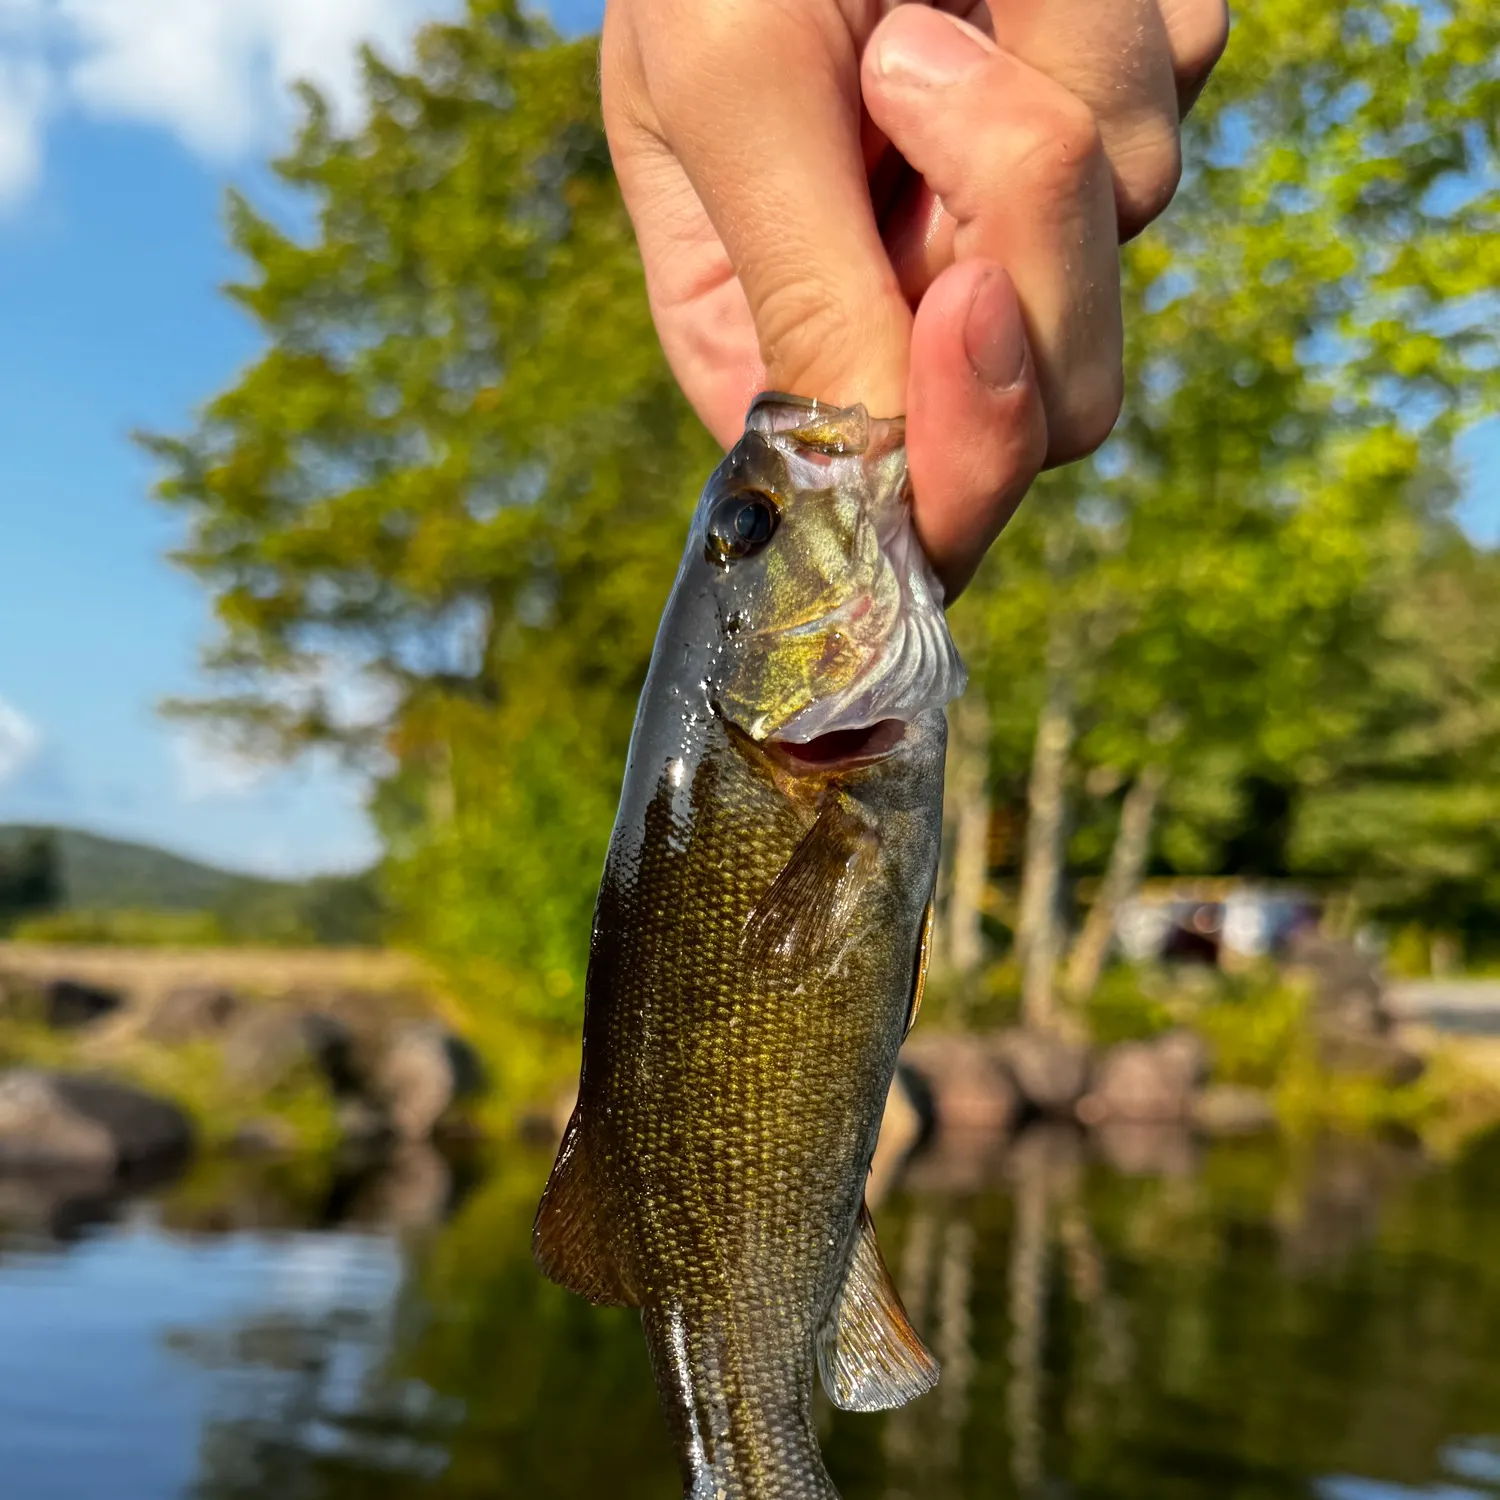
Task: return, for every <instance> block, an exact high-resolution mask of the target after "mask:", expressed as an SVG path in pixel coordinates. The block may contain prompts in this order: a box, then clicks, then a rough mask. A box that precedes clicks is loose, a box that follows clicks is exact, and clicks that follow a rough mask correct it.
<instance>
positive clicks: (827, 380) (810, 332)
mask: <svg viewBox="0 0 1500 1500" xmlns="http://www.w3.org/2000/svg"><path fill="white" fill-rule="evenodd" d="M753 304H754V312H755V327H756V333H757V335H758V337H759V340H760V349H761V358H762V359H763V360H764V362H765V366H766V372H767V376H768V378H770V379H771V381H772V383H773V384H775V385H777V386H778V388H780V389H782V390H788V391H795V392H797V393H799V394H807V393H813V394H816V393H820V392H822V391H826V390H829V389H832V388H836V387H841V386H842V385H843V384H844V383H845V381H846V380H847V378H848V372H849V371H850V370H851V369H853V368H854V367H855V366H856V365H857V363H858V358H859V346H860V339H859V337H858V330H857V329H856V328H855V326H854V325H853V323H852V322H851V320H850V318H849V316H848V314H847V311H846V306H847V304H846V302H845V300H844V298H842V297H841V296H839V295H837V294H836V292H835V291H834V290H833V289H831V288H827V287H825V286H824V285H823V284H822V282H821V281H819V280H817V279H815V278H813V277H810V276H809V275H808V274H807V267H806V265H805V264H800V265H784V266H782V267H781V268H780V269H779V272H778V273H777V274H775V275H774V276H772V277H770V278H768V279H763V281H762V284H761V285H760V286H759V287H757V289H756V295H755V297H754V298H753Z"/></svg>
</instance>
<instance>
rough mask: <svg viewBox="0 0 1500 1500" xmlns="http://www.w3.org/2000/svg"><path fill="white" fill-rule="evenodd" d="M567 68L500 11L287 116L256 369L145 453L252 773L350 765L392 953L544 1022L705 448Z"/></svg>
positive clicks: (242, 297)
mask: <svg viewBox="0 0 1500 1500" xmlns="http://www.w3.org/2000/svg"><path fill="white" fill-rule="evenodd" d="M595 68H596V62H595V48H594V46H593V44H592V43H590V42H588V41H580V42H563V41H560V40H559V39H558V38H557V37H556V36H555V35H554V34H553V33H552V31H551V30H550V29H549V28H548V27H547V25H546V24H545V23H544V22H542V21H540V20H536V19H533V18H531V17H529V16H526V15H524V14H523V13H522V11H521V10H520V8H519V6H518V5H517V4H515V3H514V0H472V3H471V4H470V6H469V10H468V14H467V16H466V17H465V19H464V20H463V21H462V22H460V23H459V24H455V25H439V26H431V27H428V28H427V29H426V30H425V31H423V32H422V33H421V35H420V37H419V39H418V43H417V49H416V61H415V63H414V65H413V67H412V68H411V70H410V71H399V70H397V69H394V68H392V67H390V66H388V65H387V64H385V63H383V62H381V61H379V60H378V59H377V58H375V57H374V56H371V55H367V56H366V58H365V60H364V78H365V101H366V118H365V121H364V123H363V124H361V125H359V126H358V127H357V128H355V129H352V130H348V131H345V130H341V129H340V128H339V127H338V126H337V125H336V124H335V122H334V120H333V118H332V116H331V115H330V113H329V111H328V109H327V108H326V106H325V105H324V103H323V101H322V100H321V99H320V98H319V97H318V96H317V95H316V94H315V93H313V92H312V91H310V90H304V94H303V99H304V107H305V117H304V121H303V124H302V128H301V130H300V133H299V135H298V137H297V140H296V143H295V145H294V147H293V149H292V150H291V152H290V153H289V154H288V155H287V156H286V157H285V158H284V159H282V160H280V161H279V162H277V164H276V171H277V174H278V176H279V177H280V179H281V181H282V182H283V183H284V184H286V185H287V186H288V187H289V188H290V189H292V190H293V192H294V193H295V194H296V195H298V196H299V197H300V198H301V199H302V200H303V201H304V203H305V204H306V205H307V207H308V208H309V209H311V210H312V211H313V227H312V228H311V230H310V231H309V232H308V233H307V234H305V235H303V236H301V237H297V236H294V235H292V234H289V233H288V232H286V231H285V230H284V229H282V228H280V227H278V225H277V224H275V223H274V222H272V220H270V219H269V218H267V217H266V216H265V215H263V214H261V213H258V212H257V211H256V210H255V209H254V208H253V207H252V206H251V205H250V204H249V203H247V202H246V201H245V200H244V199H243V198H240V197H232V198H231V200H230V204H229V216H230V234H231V238H232V241H233V244H234V246H235V248H236V250H237V251H238V252H239V254H240V256H241V258H242V260H243V262H244V264H245V272H244V274H243V275H242V277H241V279H240V280H239V281H238V282H237V283H236V284H235V285H233V286H232V287H230V288H229V295H230V296H231V297H232V298H233V299H234V300H235V301H236V302H237V303H238V304H239V305H240V306H241V307H242V308H243V309H244V310H245V311H246V312H247V313H248V314H249V315H250V316H251V317H252V318H253V319H254V320H255V322H256V324H257V326H258V328H259V329H260V330H261V332H262V334H263V336H264V340H265V348H264V352H263V353H262V354H261V356H260V357H259V358H258V359H257V360H256V361H255V362H254V363H253V364H252V365H251V366H250V367H249V368H248V369H247V370H246V371H245V372H244V373H243V375H242V376H241V377H240V378H239V379H238V380H237V381H236V382H235V384H234V385H233V386H232V387H231V388H230V389H228V390H226V391H225V392H223V393H222V394H221V395H219V396H217V397H216V398H215V399H213V400H212V401H211V402H210V403H209V404H208V405H207V406H206V407H205V408H204V409H203V411H202V413H201V415H200V417H199V419H198V421H197V424H196V426H195V428H194V430H193V431H192V432H191V433H190V434H188V435H187V436H186V437H182V438H165V437H153V438H150V439H148V442H149V443H150V446H151V448H152V450H153V451H154V453H155V455H156V457H157V459H158V460H159V462H160V464H161V466H162V469H163V471H164V478H163V479H162V482H161V484H160V486H159V490H158V493H159V494H160V496H161V498H162V499H163V500H165V501H166V502H167V503H168V504H170V505H173V506H175V507H176V508H177V509H178V510H179V512H180V513H181V514H182V515H183V516H184V518H185V519H186V521H187V523H188V531H189V539H188V542H187V545H186V546H185V547H184V548H183V549H182V550H181V551H180V552H179V553H178V560H179V561H180V562H181V563H182V564H183V565H184V566H186V567H188V568H189V569H191V570H192V571H193V572H194V573H195V574H196V575H197V576H198V577H199V578H201V579H202V580H203V582H204V583H205V584H206V585H207V587H208V588H209V590H210V591H211V593H212V594H213V597H214V601H215V610H216V616H217V621H218V626H219V634H218V639H217V640H216V642H215V643H214V645H213V647H212V649H211V651H210V653H209V656H208V664H209V666H210V667H211V668H212V669H213V670H214V671H215V672H216V673H217V674H219V676H220V678H221V679H222V680H223V681H224V682H225V684H226V691H225V692H224V693H223V694H222V695H220V696H216V697H214V698H212V699H211V700H208V701H203V702H199V703H195V704H186V705H178V709H179V711H183V712H190V713H193V714H196V715H199V716H206V717H208V718H209V719H210V720H212V721H213V723H214V725H215V726H216V727H217V728H218V729H219V730H220V731H221V732H223V731H226V730H227V731H229V732H232V733H234V734H235V735H236V736H238V737H239V739H240V740H241V741H242V742H244V743H246V744H247V745H248V747H249V748H251V749H253V750H255V751H257V752H259V753H261V754H267V755H274V756H287V757H290V756H294V755H298V754H302V753H304V752H306V751H308V750H310V749H314V748H316V747H332V748H334V749H336V750H338V751H339V752H340V753H344V754H348V755H351V756H356V757H360V758H362V760H363V763H364V764H366V765H368V766H370V767H371V768H372V770H373V771H374V772H375V776H376V786H377V790H376V793H375V799H374V806H375V809H376V812H377V817H378V821H379V824H380V827H381V830H382V832H383V834H384V836H385V840H386V847H387V852H388V856H389V857H388V860H387V877H388V884H389V886H390V889H391V891H392V893H393V894H394V896H395V898H396V902H397V906H398V909H399V910H400V912H401V913H402V914H403V915H404V919H405V935H406V936H407V937H408V938H409V939H411V940H413V941H416V942H418V943H421V944H423V945H425V946H427V947H429V948H431V949H434V950H436V951H438V952H440V953H442V954H445V955H448V956H450V957H454V958H460V957H461V958H462V959H463V960H465V961H472V960H475V959H479V960H483V961H484V964H485V968H484V975H483V978H484V983H485V985H486V987H487V988H488V989H489V990H490V991H491V992H493V993H495V994H497V995H502V996H503V997H504V1005H505V1007H506V1008H507V1009H509V1010H511V1011H514V1012H516V1013H520V1014H524V1015H529V1016H531V1017H532V1018H534V1019H540V1020H542V1021H543V1022H548V1023H550V1022H563V1021H570V1020H571V1018H572V1017H573V1016H574V1015H575V1014H576V1010H577V1007H578V1004H579V1001H580V998H581V977H582V969H583V965H584V963H585V961H586V957H587V950H588V933H589V913H590V907H591V903H592V900H593V894H594V888H595V886H596V884H597V879H598V871H599V868H600V866H601V863H602V858H603V853H604V846H605V842H606V840H607V836H608V830H609V825H610V820H611V817H612V814H613V809H614V803H615V798H616V795H617V792H618V785H619V775H620V768H621V764H622V762H623V756H624V747H625V743H626V739H627V737H628V734H629V728H630V723H631V717H632V707H633V701H634V697H635V694H636V692H637V690H638V687H639V684H640V681H641V679H642V677H643V675H644V669H645V665H646V661H647V659H648V656H649V652H650V646H651V642H652V639H653V636H654V632H655V626H656V621H657V618H658V616H659V614H660V609H661V605H662V602H663V600H664V598H665V596H666V593H667V590H668V588H669V587H670V584H671V579H672V570H673V567H674V565H675V562H676V558H677V555H678V552H679V549H680V546H681V535H682V527H683V524H684V521H685V517H686V515H687V513H688V510H689V508H690V502H691V500H692V499H693V498H694V496H695V494H696V490H697V487H698V486H699V485H700V484H701V482H702V479H703V477H704V476H705V474H706V473H707V471H708V469H709V468H710V467H711V464H712V462H713V461H714V459H715V457H716V453H715V450H714V449H713V446H712V444H711V442H710V440H709V439H708V437H707V435H706V434H705V433H704V432H703V431H702V430H701V428H700V427H699V425H698V423H697V421H696V419H695V418H694V417H693V416H692V414H691V413H690V411H689V410H688V408H687V406H686V404H685V402H684V401H683V400H682V398H681V396H680V395H679V394H678V392H677V390H676V388H675V385H674V383H673V381H672V379H671V376H670V373H669V371H668V369H667V367H666V364H665V361H664V360H663V358H662V356H661V354H660V351H659V348H658V345H657V342H656V339H655V336H654V333H653V331H652V326H651V321H650V317H649V312H648V309H647V305H646V299H645V294H644V289H643V285H642V278H641V272H640V267H639V262H638V259H637V256H636V251H635V246H634V238H633V235H632V233H631V229H630V225H629V222H628V219H627V217H626V215H625V213H624V210H623V208H622V206H621V203H620V199H619V195H618V192H617V189H616V186H615V182H614V178H613V176H612V173H611V171H610V166H609V159H608V153H607V150H606V146H605V141H604V137H603V132H602V128H601V125H600V123H599V119H598V100H597V82H596V75H595Z"/></svg>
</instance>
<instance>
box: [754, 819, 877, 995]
mask: <svg viewBox="0 0 1500 1500" xmlns="http://www.w3.org/2000/svg"><path fill="white" fill-rule="evenodd" d="M879 849H880V838H879V835H878V834H877V833H876V831H875V829H874V828H873V827H872V826H871V824H870V823H869V821H868V820H867V819H866V818H865V816H864V814H863V813H862V811H861V810H860V808H859V805H858V803H856V802H855V801H854V800H853V799H852V798H850V797H847V796H844V795H835V796H833V797H831V798H829V800H828V802H827V803H826V804H825V805H824V807H823V809H822V811H821V812H820V813H819V814H818V819H817V821H816V822H815V823H814V824H813V826H812V827H811V828H809V829H808V830H807V832H806V833H805V834H804V835H803V837H802V842H801V843H800V844H798V845H797V847H796V849H795V850H793V852H792V857H791V858H790V859H789V860H788V861H787V864H786V868H785V869H784V870H783V871H782V872H781V874H780V875H778V876H777V877H776V879H775V880H774V881H772V883H771V886H770V889H769V890H767V892H766V894H765V895H764V896H763V897H762V898H761V899H760V901H759V902H758V903H757V905H756V907H755V909H754V910H753V911H752V912H751V913H750V915H749V917H748V918H747V919H746V921H745V929H744V932H743V934H742V935H741V938H740V952H741V954H742V955H743V956H744V958H745V960H746V961H747V962H748V963H757V962H760V963H764V962H767V961H772V960H775V961H780V962H786V963H789V964H793V965H797V966H802V965H806V964H811V963H816V962H817V961H818V960H819V959H820V958H823V957H826V955H827V953H828V951H829V949H830V947H831V945H832V942H833V940H834V938H835V937H836V935H837V934H838V932H839V930H840V929H841V928H842V927H843V925H844V924H845V922H846V921H847V920H848V917H849V913H850V910H851V909H852V908H853V905H854V902H855V901H856V900H857V899H858V896H859V893H860V890H861V888H862V887H863V885H864V883H865V881H866V880H867V879H868V878H869V876H870V875H871V874H872V873H873V872H874V869H875V866H876V856H877V855H878V853H879Z"/></svg>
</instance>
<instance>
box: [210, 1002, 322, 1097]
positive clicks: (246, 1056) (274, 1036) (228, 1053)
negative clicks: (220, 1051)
mask: <svg viewBox="0 0 1500 1500" xmlns="http://www.w3.org/2000/svg"><path fill="white" fill-rule="evenodd" d="M326 1032H327V1028H323V1029H321V1030H320V1029H319V1028H318V1027H316V1026H315V1025H313V1024H312V1023H311V1021H310V1018H309V1017H308V1016H306V1015H304V1014H303V1013H302V1012H301V1011H298V1010H295V1009H293V1008H292V1007H291V1006H288V1005H275V1004H271V1005H249V1006H242V1007H241V1008H240V1013H239V1014H238V1016H236V1017H235V1018H234V1020H232V1021H231V1023H230V1025H229V1027H228V1029H227V1030H226V1031H225V1033H224V1072H225V1074H226V1076H227V1077H228V1078H229V1080H230V1082H231V1083H233V1084H234V1085H236V1086H237V1087H239V1088H242V1089H245V1090H247V1091H249V1092H252V1093H264V1092H266V1091H267V1090H270V1089H274V1088H276V1087H277V1086H278V1085H280V1084H282V1083H285V1082H286V1081H287V1080H288V1079H289V1078H290V1077H291V1075H292V1074H293V1073H295V1072H296V1071H297V1070H298V1069H299V1068H304V1067H306V1066H308V1065H309V1064H311V1065H314V1066H318V1067H322V1066H323V1061H324V1060H323V1053H324V1052H325V1051H328V1050H330V1049H331V1048H332V1045H333V1044H332V1042H331V1040H330V1038H329V1036H328V1035H327V1034H326Z"/></svg>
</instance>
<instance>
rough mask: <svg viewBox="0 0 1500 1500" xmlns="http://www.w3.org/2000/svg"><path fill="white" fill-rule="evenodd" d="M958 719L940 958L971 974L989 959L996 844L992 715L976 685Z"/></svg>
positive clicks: (961, 703) (951, 756)
mask: <svg viewBox="0 0 1500 1500" xmlns="http://www.w3.org/2000/svg"><path fill="white" fill-rule="evenodd" d="M952 724H953V738H952V743H951V745H950V747H949V751H948V786H947V794H946V795H947V809H948V818H947V820H946V821H947V823H948V829H949V834H950V837H951V838H952V840H953V853H952V858H951V861H950V864H949V869H948V879H947V882H946V884H947V893H946V894H947V900H946V901H945V902H944V909H943V911H942V912H941V913H940V916H941V921H940V922H939V924H938V945H937V947H938V953H937V957H938V959H939V962H940V964H941V967H942V968H943V969H944V970H945V971H946V972H948V973H951V974H953V975H955V976H957V977H958V978H960V979H968V978H972V977H973V975H974V974H975V973H976V972H977V971H978V969H979V966H980V964H981V962H982V961H983V959H984V946H983V932H982V928H981V924H980V916H981V910H982V907H983V905H984V888H985V882H986V881H987V880H988V879H989V843H990V788H989V772H990V715H989V706H988V704H987V703H986V702H985V700H984V695H983V693H981V692H980V691H979V690H978V689H977V688H976V687H974V686H972V685H971V686H970V688H969V690H968V692H966V693H965V694H964V696H963V697H962V698H960V699H959V700H958V702H957V704H955V705H954V709H953V720H952Z"/></svg>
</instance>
